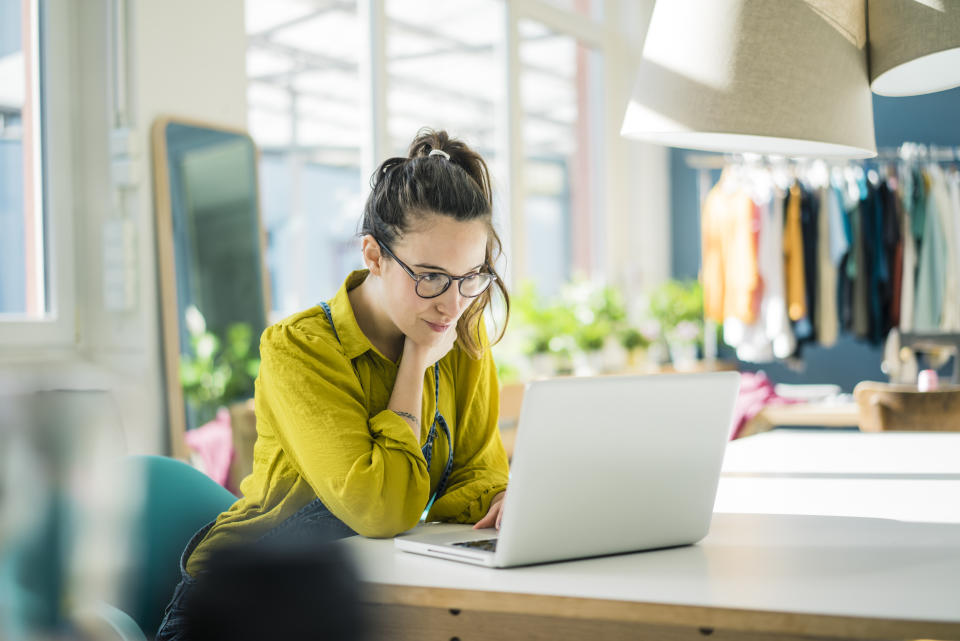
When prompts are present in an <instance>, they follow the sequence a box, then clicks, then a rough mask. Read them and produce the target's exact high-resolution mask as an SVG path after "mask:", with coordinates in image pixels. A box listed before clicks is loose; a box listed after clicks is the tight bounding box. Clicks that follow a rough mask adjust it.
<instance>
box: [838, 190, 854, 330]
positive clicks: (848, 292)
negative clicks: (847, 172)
mask: <svg viewBox="0 0 960 641" xmlns="http://www.w3.org/2000/svg"><path fill="white" fill-rule="evenodd" d="M834 192H835V193H836V195H837V199H838V201H839V202H840V215H841V217H842V222H843V231H844V239H845V240H846V241H847V243H846V252H845V253H844V254H843V256H841V258H840V263H839V265H838V267H837V315H838V319H837V322H838V324H839V325H840V331H842V332H850V331H852V329H853V277H852V276H851V272H854V273H855V272H856V269H855V267H856V264H855V260H854V249H855V246H854V239H853V222H852V217H853V210H854V209H855V208H856V207H857V204H858V203H859V202H860V190H859V188H857V190H856V194H854V191H853V186H852V185H851V184H850V182H849V181H848V180H847V179H846V178H844V177H839V179H838V182H837V183H836V184H835V185H834Z"/></svg>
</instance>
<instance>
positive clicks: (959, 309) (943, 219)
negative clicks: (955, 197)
mask: <svg viewBox="0 0 960 641" xmlns="http://www.w3.org/2000/svg"><path fill="white" fill-rule="evenodd" d="M929 171H930V177H931V189H930V194H929V196H928V198H929V197H931V196H932V198H933V201H934V202H935V203H936V213H937V218H938V220H939V222H940V230H941V234H942V236H943V248H944V257H943V261H944V265H943V267H944V272H943V294H942V300H941V303H940V324H939V328H940V329H941V330H943V331H956V330H960V282H958V278H957V275H958V272H960V266H958V256H957V236H956V230H955V227H956V226H957V224H958V221H957V220H956V217H955V214H954V211H953V206H952V204H951V202H950V192H949V187H948V186H947V177H946V174H945V173H944V172H943V168H942V167H940V166H939V165H931V166H930V168H929Z"/></svg>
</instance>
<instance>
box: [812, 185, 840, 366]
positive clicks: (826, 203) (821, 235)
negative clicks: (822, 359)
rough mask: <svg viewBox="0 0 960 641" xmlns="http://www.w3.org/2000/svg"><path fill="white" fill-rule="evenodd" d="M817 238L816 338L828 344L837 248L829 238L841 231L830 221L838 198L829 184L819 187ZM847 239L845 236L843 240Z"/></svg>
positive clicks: (834, 327) (833, 329)
mask: <svg viewBox="0 0 960 641" xmlns="http://www.w3.org/2000/svg"><path fill="white" fill-rule="evenodd" d="M819 195H820V198H819V202H820V207H819V212H818V226H817V232H818V238H817V279H818V281H817V308H816V321H815V323H814V326H815V327H816V332H817V340H818V341H820V344H821V345H823V346H825V347H829V346H831V345H833V344H834V343H836V342H837V335H838V333H839V326H838V324H837V261H836V260H834V257H833V254H834V252H836V251H837V250H838V249H839V246H838V243H837V242H836V241H835V240H834V239H833V238H832V236H833V234H834V233H837V232H839V233H840V234H841V235H842V234H843V229H842V227H839V228H835V226H834V224H832V221H833V220H834V218H835V215H836V210H837V209H838V205H837V200H836V197H835V196H834V193H833V190H832V189H831V188H830V186H829V185H826V186H824V187H822V188H821V189H820V192H819ZM845 241H846V239H844V242H845Z"/></svg>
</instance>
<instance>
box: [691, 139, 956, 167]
mask: <svg viewBox="0 0 960 641" xmlns="http://www.w3.org/2000/svg"><path fill="white" fill-rule="evenodd" d="M816 160H818V159H817V158H794V157H787V156H777V155H763V154H750V153H725V154H719V153H717V154H694V153H690V154H687V155H686V156H684V162H685V163H686V165H687V167H690V168H691V169H700V170H715V169H723V168H724V167H726V166H727V165H730V164H738V165H741V164H742V165H751V164H781V163H787V164H808V163H811V162H815V161H816ZM819 160H822V161H824V162H827V163H829V164H835V163H836V162H837V161H836V159H831V158H822V159H819ZM876 161H903V162H921V163H922V162H957V161H960V147H950V146H941V145H925V144H920V143H914V142H905V143H903V144H902V145H900V146H899V147H878V148H877V155H876V156H874V157H873V158H864V159H861V160H849V161H842V162H843V163H845V164H848V163H857V162H867V163H869V162H876Z"/></svg>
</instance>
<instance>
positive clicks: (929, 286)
mask: <svg viewBox="0 0 960 641" xmlns="http://www.w3.org/2000/svg"><path fill="white" fill-rule="evenodd" d="M931 169H933V167H932V166H931V167H928V168H926V169H925V173H924V174H923V180H924V185H925V186H926V189H927V198H926V203H925V204H926V206H925V207H924V213H923V216H922V218H923V219H924V228H923V237H922V239H921V242H920V252H919V266H918V269H917V292H916V300H915V302H914V317H913V322H914V329H915V330H916V331H920V332H932V331H935V330H937V329H939V328H940V316H941V311H942V309H943V295H944V285H945V283H946V269H947V265H946V261H947V245H946V239H945V238H944V236H943V228H942V226H941V218H940V215H939V212H938V210H937V207H938V200H939V199H938V198H936V197H935V196H934V189H935V188H936V183H935V176H934V174H933V172H931ZM914 227H916V225H914Z"/></svg>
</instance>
